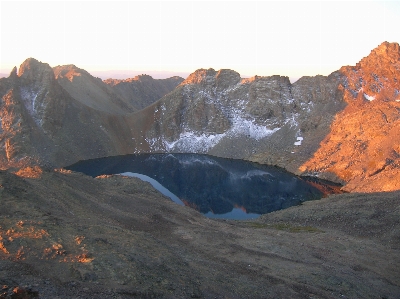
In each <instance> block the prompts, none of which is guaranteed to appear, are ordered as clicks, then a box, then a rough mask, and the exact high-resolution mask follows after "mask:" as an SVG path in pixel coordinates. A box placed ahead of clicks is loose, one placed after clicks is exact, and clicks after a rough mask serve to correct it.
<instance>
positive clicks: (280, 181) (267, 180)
mask: <svg viewBox="0 0 400 299" xmlns="http://www.w3.org/2000/svg"><path fill="white" fill-rule="evenodd" d="M65 168H66V169H68V170H72V171H76V172H82V173H84V174H86V175H90V176H92V177H96V176H99V175H111V174H120V175H124V176H132V177H138V178H140V179H141V180H144V181H147V182H149V183H151V184H152V185H153V187H154V188H156V189H157V190H158V191H160V192H161V193H162V194H164V195H165V196H168V197H169V198H171V200H173V201H174V202H176V203H177V204H180V205H186V206H189V207H191V208H194V209H196V210H197V211H199V212H201V213H203V214H204V215H205V216H206V217H210V218H222V219H236V220H243V219H253V218H257V217H259V216H260V215H262V214H265V213H270V212H273V211H277V210H281V209H285V208H289V207H291V206H295V205H300V204H301V203H303V202H304V201H308V200H318V199H320V198H322V197H324V196H327V195H328V194H333V193H341V191H340V187H341V186H340V185H338V184H334V183H331V182H328V181H323V180H318V179H316V178H310V177H299V176H296V175H294V174H292V173H289V172H287V171H286V170H284V169H281V168H278V167H275V166H268V165H261V164H257V163H252V162H249V161H244V160H234V159H225V158H218V157H213V156H208V155H201V154H136V155H124V156H114V157H106V158H99V159H92V160H85V161H80V162H78V163H75V164H73V165H70V166H68V167H65Z"/></svg>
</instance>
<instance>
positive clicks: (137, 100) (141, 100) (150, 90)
mask: <svg viewBox="0 0 400 299" xmlns="http://www.w3.org/2000/svg"><path fill="white" fill-rule="evenodd" d="M182 81H183V78H181V77H178V76H174V77H171V78H167V79H153V77H151V76H149V75H139V76H136V77H134V78H129V79H125V80H118V79H107V80H104V83H106V84H108V85H109V86H111V87H112V89H113V91H114V92H116V93H117V94H119V96H120V97H122V98H123V99H125V101H126V102H127V103H131V104H132V105H134V106H135V107H136V108H137V109H138V110H140V109H143V108H145V107H147V106H149V105H151V104H153V103H154V102H156V101H157V100H159V99H160V98H162V97H163V96H164V95H166V94H167V93H169V92H170V91H172V90H173V89H174V88H175V87H176V86H178V85H179V84H180V83H181V82H182Z"/></svg>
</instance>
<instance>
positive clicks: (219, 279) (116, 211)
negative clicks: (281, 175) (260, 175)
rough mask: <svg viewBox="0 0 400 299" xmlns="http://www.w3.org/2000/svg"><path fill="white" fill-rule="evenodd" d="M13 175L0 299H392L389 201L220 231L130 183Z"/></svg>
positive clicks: (282, 214)
mask: <svg viewBox="0 0 400 299" xmlns="http://www.w3.org/2000/svg"><path fill="white" fill-rule="evenodd" d="M32 174H34V175H32ZM18 175H20V176H17V175H15V174H11V173H10V172H7V171H0V198H1V202H2V208H1V209H0V286H2V289H1V290H0V298H18V297H16V296H17V295H19V296H20V297H19V298H35V297H37V296H39V297H40V298H399V295H400V271H399V269H400V252H399V250H400V221H399V219H400V205H399V202H398V198H399V195H400V194H399V193H398V192H395V193H381V194H368V195H366V194H343V195H336V196H331V197H328V198H325V199H322V200H320V201H313V202H306V203H305V204H304V205H302V206H298V207H292V208H289V209H287V210H284V211H279V212H275V213H271V214H268V215H264V216H262V217H261V218H260V219H259V220H256V221H224V220H212V219H208V218H205V217H204V216H202V215H201V214H199V213H198V212H196V211H195V210H193V209H191V208H189V207H183V206H179V205H176V204H174V203H173V202H172V201H170V200H169V199H168V198H165V197H164V196H162V195H161V194H160V193H158V192H157V191H155V190H154V189H153V188H152V187H151V186H150V185H149V184H147V183H144V182H142V181H140V180H138V179H135V178H126V177H120V176H104V177H100V178H96V179H93V178H90V177H87V176H84V175H82V174H78V173H70V172H67V171H62V170H59V171H52V172H47V171H42V172H41V170H39V169H37V168H31V169H25V170H24V171H21V172H20V173H18ZM12 296H14V297H12ZM22 296H25V297H22Z"/></svg>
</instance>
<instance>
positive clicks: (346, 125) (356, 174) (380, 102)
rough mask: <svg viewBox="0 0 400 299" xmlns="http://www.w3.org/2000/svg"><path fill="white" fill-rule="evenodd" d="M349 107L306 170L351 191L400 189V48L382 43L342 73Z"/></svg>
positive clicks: (334, 125) (342, 83)
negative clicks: (334, 180) (340, 181)
mask: <svg viewBox="0 0 400 299" xmlns="http://www.w3.org/2000/svg"><path fill="white" fill-rule="evenodd" d="M339 74H340V78H341V79H340V81H341V86H340V88H341V89H342V90H343V92H344V100H345V101H346V102H347V103H348V105H347V107H346V108H345V109H344V110H343V111H342V112H340V113H339V114H338V115H337V116H336V118H335V121H334V122H333V124H332V126H331V130H330V133H329V134H328V135H327V136H326V138H325V139H324V140H323V141H322V143H321V146H320V148H319V149H318V151H317V152H316V153H315V154H314V156H313V157H312V158H311V159H310V160H309V161H307V162H306V163H305V164H304V165H302V166H301V168H300V169H301V170H302V171H305V172H308V173H314V174H319V175H320V176H324V177H326V178H330V179H332V178H334V177H336V178H338V179H340V180H342V181H344V182H346V183H347V185H346V186H345V189H346V190H348V191H366V192H373V191H390V190H398V189H399V188H400V183H399V182H400V143H399V142H400V113H399V111H400V96H399V91H400V82H399V80H400V50H399V45H398V44H397V43H387V42H384V43H382V44H381V45H380V46H379V47H377V48H376V49H374V50H372V51H371V54H370V55H368V56H367V57H365V58H363V59H362V60H361V61H360V62H359V63H357V64H356V66H346V67H342V68H341V69H340V71H339Z"/></svg>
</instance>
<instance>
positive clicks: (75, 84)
mask: <svg viewBox="0 0 400 299" xmlns="http://www.w3.org/2000/svg"><path fill="white" fill-rule="evenodd" d="M53 71H54V75H55V78H56V80H57V81H58V83H59V84H60V85H61V86H62V87H63V88H64V89H65V90H66V91H67V92H68V93H69V94H70V95H71V96H72V97H73V98H74V99H75V100H77V101H79V102H80V103H82V104H83V105H85V106H88V107H91V108H93V109H96V110H100V111H104V112H109V113H113V114H127V113H130V112H133V111H136V110H138V109H137V108H136V106H135V103H134V101H130V102H129V103H128V102H127V101H125V100H124V99H123V98H121V97H120V96H119V95H118V94H116V93H115V92H114V91H113V89H112V87H110V86H109V85H107V84H105V83H104V82H103V81H102V80H101V79H99V78H95V77H93V76H92V75H90V74H89V73H88V72H87V71H85V70H82V69H80V68H78V67H76V66H75V65H64V66H56V67H54V68H53Z"/></svg>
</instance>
